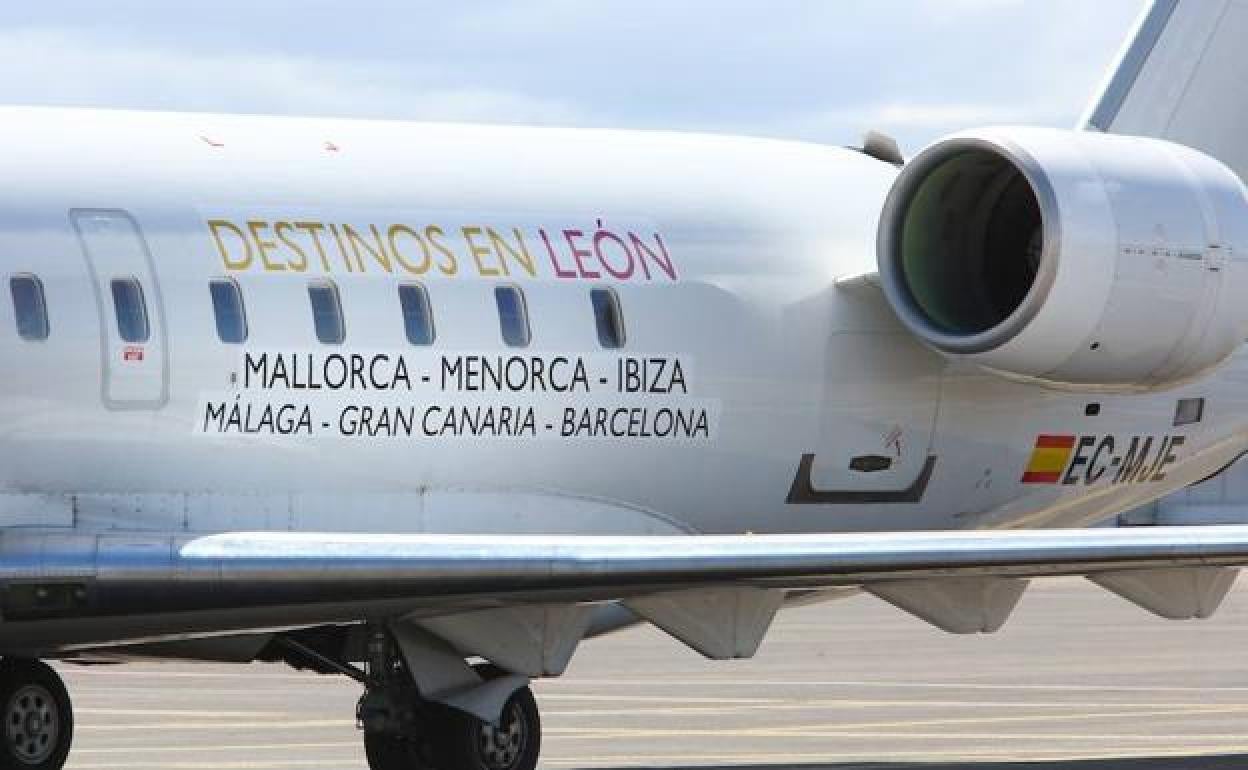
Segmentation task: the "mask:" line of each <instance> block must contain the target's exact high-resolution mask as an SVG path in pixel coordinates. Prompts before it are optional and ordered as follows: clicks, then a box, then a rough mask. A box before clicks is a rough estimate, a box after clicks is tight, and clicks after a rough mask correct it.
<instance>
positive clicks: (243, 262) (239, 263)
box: [208, 219, 252, 270]
mask: <svg viewBox="0 0 1248 770" xmlns="http://www.w3.org/2000/svg"><path fill="white" fill-rule="evenodd" d="M208 230H209V231H210V232H211V233H212V240H213V241H215V242H216V244H217V251H218V252H220V253H221V261H222V263H224V264H225V269H226V270H246V269H247V268H248V267H251V260H252V253H251V244H250V243H249V242H248V241H247V234H246V233H244V232H243V231H242V230H241V229H239V228H238V226H236V225H235V224H234V223H233V222H230V221H229V220H226V219H210V220H208ZM222 230H226V231H228V232H231V233H233V234H234V236H235V237H236V238H238V241H239V243H241V244H242V245H243V249H244V251H243V256H242V257H240V258H239V259H230V250H229V249H227V248H226V247H225V243H224V242H223V241H222V240H221V231H222Z"/></svg>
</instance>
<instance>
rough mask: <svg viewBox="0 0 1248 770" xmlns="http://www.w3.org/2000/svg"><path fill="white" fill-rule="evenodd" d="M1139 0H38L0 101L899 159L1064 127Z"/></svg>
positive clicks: (13, 40) (10, 25) (16, 40)
mask: <svg viewBox="0 0 1248 770" xmlns="http://www.w3.org/2000/svg"><path fill="white" fill-rule="evenodd" d="M1144 3H1145V0H601V1H598V0H493V1H490V2H486V1H484V0H450V1H448V0H443V1H442V2H436V3H434V2H425V1H424V0H406V1H398V0H393V1H390V2H381V1H379V0H334V1H333V2H326V1H325V0H214V1H213V2H210V3H209V2H193V1H191V0H188V1H186V2H165V1H162V0H108V2H100V1H99V0H89V1H88V0H43V1H42V2H5V3H3V4H0V73H3V77H2V78H0V103H8V104H54V105H80V106H105V107H126V108H141V109H169V110H195V111H212V112H249V113H269V114H306V115H335V116H359V117H370V118H401V119H418V120H437V121H470V122H488V123H513V124H516V123H518V124H544V125H565V126H612V127H628V128H657V129H677V130H690V131H713V132H721V133H736V134H749V135H759V136H775V137H785V138H796V139H805V140H812V141H818V142H826V143H832V144H854V143H857V142H858V140H859V139H860V137H861V135H862V133H863V132H864V131H865V130H867V129H872V128H873V129H876V130H880V131H884V132H885V133H889V134H892V135H893V136H895V137H897V138H898V140H899V141H900V142H901V144H902V148H903V150H905V151H906V153H907V154H910V153H912V152H913V151H914V150H916V149H918V148H919V147H921V146H922V145H923V144H926V143H927V142H929V141H931V140H933V139H935V138H936V137H938V136H940V135H942V134H944V133H948V132H950V131H954V130H957V129H960V128H967V127H971V126H975V125H984V124H989V123H1028V124H1041V125H1053V126H1071V125H1073V124H1074V123H1075V122H1076V121H1077V119H1078V118H1079V117H1080V115H1081V114H1082V112H1083V110H1084V108H1085V107H1086V105H1087V103H1088V101H1089V99H1090V98H1091V97H1092V95H1093V94H1094V93H1095V92H1096V91H1097V89H1098V87H1099V85H1100V83H1101V81H1102V80H1103V78H1104V75H1105V72H1106V69H1107V68H1108V67H1109V66H1110V65H1111V64H1112V62H1113V61H1114V59H1115V57H1116V55H1117V52H1118V50H1119V49H1120V47H1121V45H1122V43H1123V41H1124V39H1125V38H1126V36H1127V35H1128V33H1129V32H1130V30H1131V28H1132V26H1133V24H1134V21H1135V19H1136V17H1137V16H1138V15H1139V13H1140V12H1141V10H1142V9H1143V7H1144Z"/></svg>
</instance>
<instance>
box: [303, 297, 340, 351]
mask: <svg viewBox="0 0 1248 770" xmlns="http://www.w3.org/2000/svg"><path fill="white" fill-rule="evenodd" d="M308 299H309V300H311V302H312V322H313V323H314V324H315V325H316V338H317V339H318V340H320V341H321V342H323V343H324V344H326V345H341V344H342V341H343V340H344V339H346V338H347V329H346V326H345V325H344V324H343V322H342V303H341V302H339V301H338V287H337V286H335V285H334V284H333V283H330V282H329V281H317V282H315V283H312V284H309V285H308Z"/></svg>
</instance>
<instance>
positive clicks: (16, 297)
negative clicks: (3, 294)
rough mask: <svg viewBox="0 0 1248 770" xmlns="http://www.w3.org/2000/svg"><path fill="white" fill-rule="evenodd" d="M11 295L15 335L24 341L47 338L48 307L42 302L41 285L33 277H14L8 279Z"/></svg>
mask: <svg viewBox="0 0 1248 770" xmlns="http://www.w3.org/2000/svg"><path fill="white" fill-rule="evenodd" d="M9 292H10V293H12V295H13V315H14V316H16V317H17V334H18V336H19V337H21V338H22V339H24V340H30V341H32V342H33V341H38V340H46V339H47V338H48V306H47V305H46V304H45V303H44V300H43V284H42V283H40V282H39V279H38V278H36V277H34V276H33V275H15V276H13V277H12V278H10V279H9Z"/></svg>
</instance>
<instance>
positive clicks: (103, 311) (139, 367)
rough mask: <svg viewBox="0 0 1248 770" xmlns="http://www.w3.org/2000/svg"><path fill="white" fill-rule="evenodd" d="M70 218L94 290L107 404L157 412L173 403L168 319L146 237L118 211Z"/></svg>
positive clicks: (97, 211) (81, 213) (73, 213)
mask: <svg viewBox="0 0 1248 770" xmlns="http://www.w3.org/2000/svg"><path fill="white" fill-rule="evenodd" d="M70 219H71V221H72V222H73V225H74V229H75V230H76V231H77V233H78V238H79V240H80V242H81V243H82V251H83V255H84V257H85V258H86V260H87V267H88V270H89V272H90V274H91V280H92V282H93V284H94V288H95V300H96V306H97V308H98V310H99V316H100V356H101V358H100V360H101V364H100V381H101V397H102V398H103V401H104V405H105V406H106V407H108V408H110V409H158V408H160V407H162V406H164V405H165V402H166V401H168V399H169V366H168V359H167V357H166V350H165V348H166V337H165V319H164V310H163V302H162V301H161V296H160V285H159V284H158V283H157V281H156V273H155V270H154V269H153V266H152V258H151V252H150V251H149V250H148V247H147V242H146V241H145V240H144V238H143V233H142V231H141V230H140V229H139V225H138V223H137V222H135V221H134V218H133V217H131V216H130V215H129V214H127V213H126V212H124V211H120V210H115V209H114V210H106V209H75V210H73V211H71V212H70Z"/></svg>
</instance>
